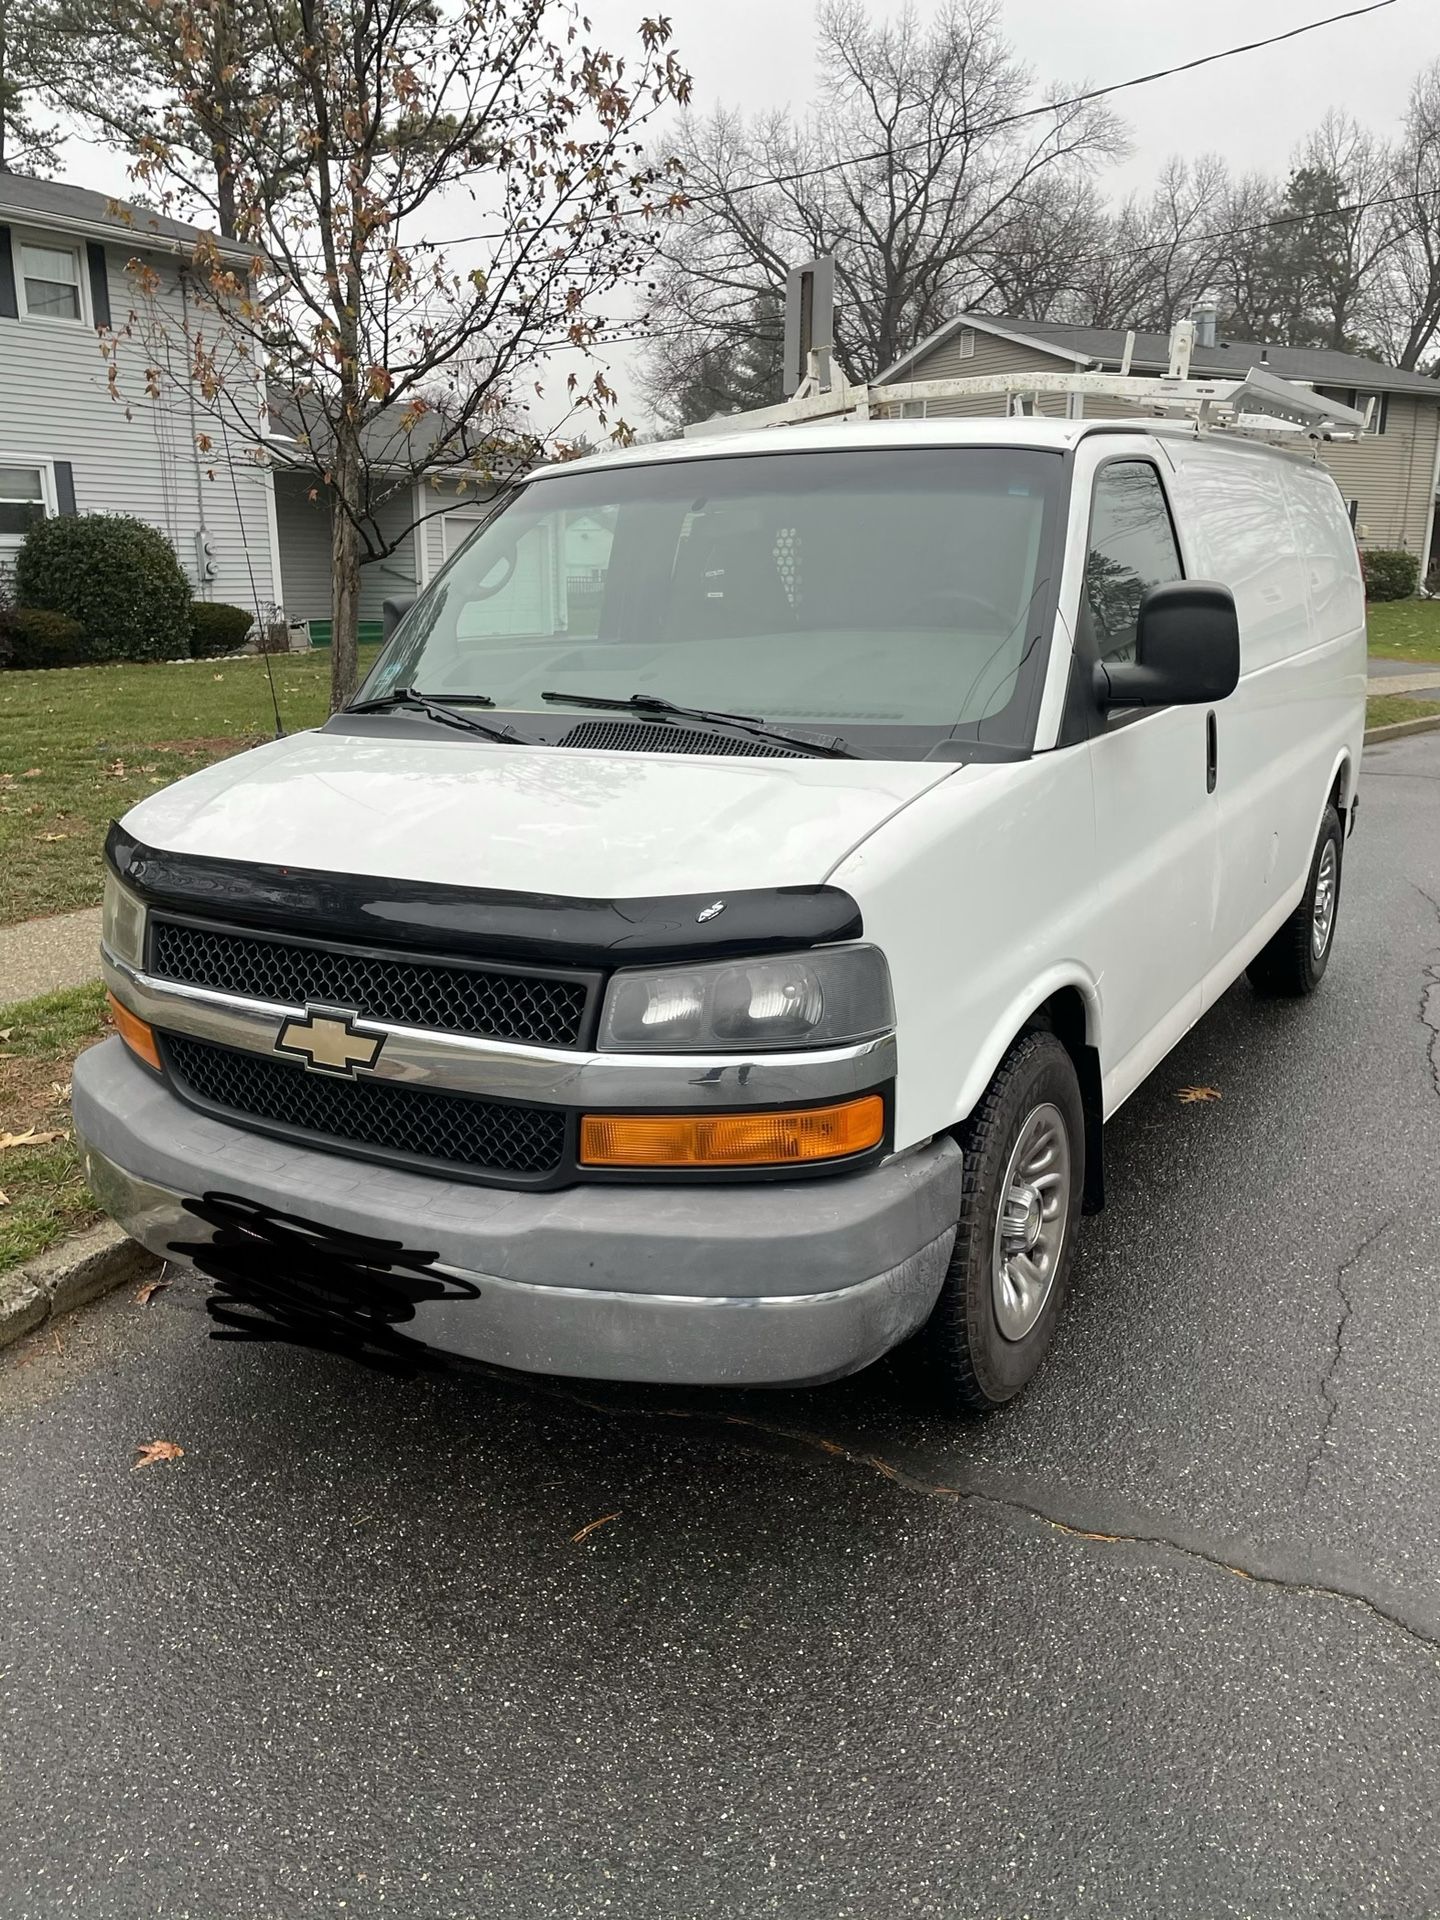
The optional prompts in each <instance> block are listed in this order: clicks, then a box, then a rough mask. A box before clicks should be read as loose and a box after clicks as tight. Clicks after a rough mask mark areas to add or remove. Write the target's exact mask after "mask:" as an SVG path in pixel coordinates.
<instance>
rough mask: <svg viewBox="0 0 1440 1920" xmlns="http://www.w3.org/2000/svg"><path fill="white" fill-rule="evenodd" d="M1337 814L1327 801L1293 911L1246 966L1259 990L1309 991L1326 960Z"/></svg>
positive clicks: (1333, 907) (1333, 906) (1335, 890)
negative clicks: (1302, 885) (1303, 887)
mask: <svg viewBox="0 0 1440 1920" xmlns="http://www.w3.org/2000/svg"><path fill="white" fill-rule="evenodd" d="M1343 846H1344V840H1343V838H1342V835H1341V831H1340V816H1339V814H1338V813H1337V812H1336V811H1335V809H1334V807H1326V809H1325V815H1324V818H1323V819H1322V820H1321V822H1320V837H1319V839H1318V840H1317V841H1316V842H1315V852H1314V854H1313V855H1312V856H1311V860H1310V878H1309V880H1308V881H1307V882H1306V885H1305V892H1304V893H1303V895H1302V896H1301V899H1300V904H1299V906H1298V907H1296V909H1295V911H1294V913H1292V914H1291V915H1290V918H1289V919H1288V920H1287V921H1286V922H1285V924H1284V925H1283V926H1282V927H1281V928H1280V930H1279V932H1278V933H1276V934H1275V935H1274V937H1273V938H1272V939H1271V940H1269V941H1268V942H1267V943H1266V945H1265V946H1263V947H1262V948H1261V949H1260V951H1259V953H1257V954H1256V956H1255V958H1254V959H1253V960H1252V961H1251V962H1250V965H1249V967H1248V968H1247V969H1246V971H1247V972H1248V974H1249V976H1250V984H1251V986H1253V987H1255V988H1256V989H1257V991H1259V992H1260V993H1273V994H1279V995H1287V996H1289V997H1290V998H1292V999H1298V998H1300V997H1301V996H1303V995H1304V994H1307V993H1313V992H1314V991H1315V989H1316V987H1318V986H1319V984H1320V982H1321V980H1323V979H1324V977H1325V969H1326V967H1327V966H1328V965H1329V964H1330V948H1331V946H1332V945H1333V943H1334V939H1335V914H1336V911H1337V909H1338V908H1339V905H1340V859H1341V850H1342V848H1343Z"/></svg>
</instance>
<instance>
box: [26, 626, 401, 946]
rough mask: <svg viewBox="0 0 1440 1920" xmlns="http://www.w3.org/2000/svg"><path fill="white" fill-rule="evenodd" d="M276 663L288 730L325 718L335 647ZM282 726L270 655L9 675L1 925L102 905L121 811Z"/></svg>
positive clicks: (284, 657)
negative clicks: (106, 857)
mask: <svg viewBox="0 0 1440 1920" xmlns="http://www.w3.org/2000/svg"><path fill="white" fill-rule="evenodd" d="M372 657H373V650H372V651H371V652H370V653H368V654H366V655H363V656H362V667H363V666H364V665H365V664H367V663H368V660H369V659H370V658H372ZM272 664H273V666H274V670H275V688H276V692H277V694H278V695H279V700H280V713H281V717H282V718H283V720H284V722H285V727H286V730H287V732H291V731H294V730H295V729H297V728H300V727H313V726H316V725H318V724H319V722H320V721H321V720H323V719H324V717H325V713H326V709H327V706H328V696H329V679H330V656H329V654H328V653H317V654H313V655H290V654H282V655H280V656H278V657H277V658H275V659H274V660H273V662H272ZM274 732H275V719H274V714H273V712H272V710H271V706H270V690H269V687H268V685H267V682H266V678H265V663H264V661H263V660H261V659H259V658H258V657H256V658H251V659H246V660H197V661H193V662H185V663H183V664H170V663H168V662H167V663H161V664H158V665H155V666H143V667H140V666H116V667H71V668H64V669H55V670H52V671H50V672H47V673H0V926H9V925H11V924H12V923H13V922H15V921H17V920H28V919H31V918H32V917H33V916H35V915H37V914H45V913H64V912H65V911H66V910H67V909H69V908H72V907H88V906H93V905H94V904H95V902H96V901H97V900H98V899H99V898H100V870H101V861H100V855H101V849H102V847H103V846H104V843H105V834H106V831H107V829H108V828H109V825H110V822H111V821H112V820H116V819H118V818H119V817H120V816H121V815H122V814H123V813H125V812H126V810H127V809H128V808H130V807H132V806H133V805H134V804H135V802H136V801H137V800H139V799H141V798H142V797H143V796H144V795H145V794H147V793H150V792H151V791H152V790H153V789H154V788H156V787H164V786H168V785H169V784H170V782H171V781H172V780H178V779H180V778H181V777H182V776H183V775H184V774H187V773H193V772H195V770H196V768H198V767H204V766H208V765H209V764H210V762H211V761H212V760H220V759H224V758H225V757H226V756H227V755H228V754H232V753H238V752H240V751H241V750H242V749H243V748H245V747H251V746H254V745H256V744H257V743H258V742H259V741H262V740H269V739H271V738H272V737H273V735H274Z"/></svg>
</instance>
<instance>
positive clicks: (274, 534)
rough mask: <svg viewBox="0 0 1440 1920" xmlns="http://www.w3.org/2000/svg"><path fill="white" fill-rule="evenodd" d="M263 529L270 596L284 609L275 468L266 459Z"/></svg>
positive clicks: (283, 582) (283, 581)
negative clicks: (266, 537) (268, 561)
mask: <svg viewBox="0 0 1440 1920" xmlns="http://www.w3.org/2000/svg"><path fill="white" fill-rule="evenodd" d="M263 471H264V487H265V531H266V533H267V535H268V536H269V541H270V598H271V599H272V600H273V601H274V602H275V605H276V606H277V607H279V608H280V609H281V611H282V612H283V611H284V607H285V579H284V575H283V573H282V572H281V568H280V521H279V518H278V517H277V515H276V512H275V469H274V467H273V466H271V464H270V462H269V461H268V460H267V461H266V462H265V466H264V469H263Z"/></svg>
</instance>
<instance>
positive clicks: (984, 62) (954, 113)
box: [652, 0, 1122, 378]
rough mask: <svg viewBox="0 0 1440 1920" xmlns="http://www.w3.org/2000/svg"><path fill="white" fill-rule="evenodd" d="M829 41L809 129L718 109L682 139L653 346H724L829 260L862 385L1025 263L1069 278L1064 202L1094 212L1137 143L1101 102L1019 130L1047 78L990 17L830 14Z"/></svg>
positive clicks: (851, 2)
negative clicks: (675, 213) (1104, 186)
mask: <svg viewBox="0 0 1440 1920" xmlns="http://www.w3.org/2000/svg"><path fill="white" fill-rule="evenodd" d="M817 34H818V39H819V58H820V71H821V87H820V101H819V104H818V105H817V106H816V107H815V108H814V109H813V110H812V111H811V112H810V113H809V114H808V115H807V116H806V117H805V118H804V119H802V120H799V121H794V120H792V119H791V117H790V116H789V115H788V114H786V113H769V114H763V115H760V116H758V117H757V118H753V119H745V118H743V117H741V116H740V115H738V114H736V113H733V112H731V111H729V110H726V109H721V110H719V111H717V112H716V113H714V114H712V115H711V116H710V117H709V118H707V119H704V120H698V121H692V122H689V123H686V124H684V125H683V126H682V128H681V129H680V132H679V135H678V140H677V146H678V153H679V157H680V159H681V162H682V164H683V166H684V169H685V176H686V188H687V196H688V200H689V207H688V210H687V212H686V213H685V215H684V218H683V220H681V221H680V222H679V223H677V225H676V226H675V227H674V228H672V229H671V230H670V231H669V233H668V235H667V238H666V240H665V242H664V244H663V248H662V252H663V265H662V267H661V269H660V274H659V283H658V290H657V297H656V299H655V302H654V304H653V313H654V318H655V323H656V327H657V331H658V330H663V331H666V332H671V333H680V332H688V333H689V334H690V335H692V336H693V339H694V341H695V343H696V346H697V348H701V349H705V350H714V349H720V348H723V347H724V346H725V345H726V343H733V342H735V341H737V340H740V339H743V338H744V337H745V335H746V332H747V329H748V328H749V326H750V322H751V315H752V314H753V312H754V309H755V303H756V302H757V301H758V300H760V299H762V298H763V297H764V296H766V295H767V294H770V293H772V292H773V291H774V289H775V288H776V287H777V286H778V285H779V284H780V282H781V280H782V278H783V276H784V273H785V271H786V269H787V268H788V267H789V266H791V265H792V264H794V263H795V262H796V261H798V260H801V259H804V258H806V257H807V256H809V255H811V254H814V253H822V252H823V253H833V254H834V255H835V259H836V276H837V283H836V296H837V308H838V315H837V327H838V335H839V337H838V340H837V358H838V360H839V363H840V366H841V367H842V369H843V370H844V371H845V373H846V374H847V375H849V376H850V377H852V378H859V377H865V376H868V375H871V374H873V373H875V372H877V371H878V370H879V369H880V368H882V367H885V366H887V365H889V364H890V362H892V361H893V360H895V359H897V358H898V357H899V356H900V355H901V354H902V353H905V352H906V351H908V350H909V349H910V348H911V347H913V346H914V345H915V344H916V343H917V342H918V341H919V340H920V339H922V338H923V337H924V336H925V335H926V334H927V333H929V332H930V331H931V330H932V329H933V328H935V327H937V326H939V325H940V324H941V322H942V321H944V320H945V319H947V318H948V317H949V315H950V314H951V313H953V312H954V311H956V309H957V308H959V307H961V306H964V305H966V304H971V303H974V302H977V301H980V300H983V299H985V298H987V297H989V296H992V295H997V290H998V289H999V288H1000V287H1001V286H1006V287H1008V286H1010V285H1011V284H1013V283H1014V282H1015V280H1016V279H1017V276H1018V271H1019V268H1018V264H1017V263H1018V262H1020V261H1022V260H1024V259H1025V258H1027V257H1030V256H1032V255H1034V256H1037V257H1038V256H1042V255H1043V256H1044V257H1045V259H1046V260H1047V262H1049V263H1050V270H1051V271H1052V274H1053V272H1054V270H1055V269H1056V267H1058V265H1059V262H1058V260H1057V257H1056V255H1057V249H1058V246H1059V243H1060V240H1061V237H1062V235H1063V221H1064V218H1065V214H1066V207H1067V198H1066V195H1067V192H1068V194H1069V196H1070V204H1073V202H1074V199H1075V197H1076V196H1077V195H1078V197H1079V198H1080V199H1081V200H1084V198H1085V195H1084V193H1083V191H1082V183H1083V182H1084V180H1085V179H1086V177H1087V176H1088V175H1089V173H1090V172H1091V170H1092V169H1094V168H1095V167H1096V166H1098V165H1099V164H1100V163H1101V162H1102V161H1105V160H1107V159H1109V158H1111V157H1112V156H1113V155H1115V154H1116V153H1117V152H1118V151H1119V150H1120V148H1121V145H1122V142H1121V136H1120V132H1119V127H1118V123H1117V122H1116V120H1115V119H1114V117H1113V116H1112V115H1111V114H1110V113H1109V112H1108V111H1107V110H1106V109H1104V108H1103V107H1097V106H1095V105H1089V106H1078V107H1076V106H1063V105H1059V104H1057V105H1055V106H1054V107H1053V108H1052V109H1049V110H1045V111H1043V112H1041V113H1040V114H1038V115H1035V116H1030V117H1017V116H1021V115H1022V113H1023V110H1024V109H1025V108H1026V107H1027V105H1028V103H1029V101H1030V99H1031V77H1030V75H1029V74H1028V73H1027V72H1026V70H1025V69H1024V68H1023V67H1022V66H1020V65H1019V64H1018V62H1017V61H1016V60H1015V58H1014V56H1013V55H1012V54H1011V52H1010V49H1009V47H1008V46H1007V44H1006V42H1005V40H1004V39H1003V37H1002V34H1001V31H1000V25H999V7H998V5H996V4H994V0H943V3H942V5H941V6H940V7H939V9H938V10H937V12H936V13H935V14H934V16H933V18H932V19H931V20H930V21H929V22H928V23H922V21H921V20H920V18H919V16H918V15H917V14H916V12H915V11H914V9H913V8H910V7H907V8H906V10H905V11H903V12H902V13H900V14H899V15H898V16H897V17H895V18H894V19H891V20H885V21H877V20H875V19H874V18H873V17H872V16H871V14H870V13H869V12H868V11H867V9H866V8H865V6H864V5H863V4H862V0H825V3H824V4H822V5H821V7H820V9H819V12H818V15H817ZM1062 182H1066V183H1068V186H1062ZM662 370H663V369H662ZM655 371H656V369H655V368H654V366H653V364H652V374H653V373H654V372H655Z"/></svg>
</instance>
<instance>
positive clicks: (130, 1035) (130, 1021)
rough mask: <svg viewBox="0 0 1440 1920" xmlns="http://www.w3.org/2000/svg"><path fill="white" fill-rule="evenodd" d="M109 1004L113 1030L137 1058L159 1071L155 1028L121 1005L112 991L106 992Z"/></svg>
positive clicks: (158, 1052) (158, 1053) (158, 1051)
mask: <svg viewBox="0 0 1440 1920" xmlns="http://www.w3.org/2000/svg"><path fill="white" fill-rule="evenodd" d="M105 998H106V1000H107V1001H108V1002H109V1004H110V1018H111V1019H112V1020H113V1021H114V1022H115V1031H116V1032H117V1033H118V1034H119V1036H120V1038H121V1039H122V1040H123V1041H124V1042H125V1044H126V1046H127V1047H129V1049H130V1051H131V1052H132V1053H133V1054H134V1055H135V1058H136V1059H137V1060H143V1061H144V1062H145V1064H146V1066H147V1067H154V1069H155V1071H156V1072H157V1073H159V1071H160V1050H159V1048H158V1047H157V1046H156V1045H155V1029H154V1028H153V1027H150V1026H147V1025H146V1023H145V1022H144V1021H143V1020H142V1019H141V1018H140V1016H139V1015H138V1014H136V1013H131V1011H130V1009H129V1008H128V1007H122V1006H121V1004H120V1002H119V1001H118V1000H117V999H116V998H115V996H114V994H113V993H107V994H106V996H105Z"/></svg>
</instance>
